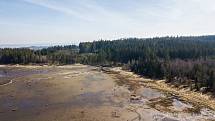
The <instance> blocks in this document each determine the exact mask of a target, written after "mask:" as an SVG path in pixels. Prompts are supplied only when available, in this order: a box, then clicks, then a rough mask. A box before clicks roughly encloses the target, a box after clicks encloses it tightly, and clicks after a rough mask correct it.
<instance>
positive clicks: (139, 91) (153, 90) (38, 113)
mask: <svg viewBox="0 0 215 121" xmlns="http://www.w3.org/2000/svg"><path fill="white" fill-rule="evenodd" d="M0 75H1V77H0V78H1V80H13V81H12V83H8V82H7V81H2V84H1V86H0V121H192V120H193V121H195V120H198V121H199V120H200V121H207V120H214V119H215V113H214V112H213V111H212V110H210V109H208V108H207V107H206V106H201V107H200V106H196V105H195V103H192V101H187V100H184V99H183V98H182V97H180V95H175V94H174V93H170V92H169V91H164V90H161V89H159V88H157V87H156V86H153V84H155V82H153V81H151V80H147V79H144V78H141V77H139V76H138V75H135V74H133V73H131V72H126V71H123V70H121V69H120V68H103V69H101V68H98V67H92V66H86V65H80V64H76V65H68V66H0ZM7 83H8V84H7ZM5 84H6V85H5ZM156 85H157V84H156ZM197 107H198V108H197Z"/></svg>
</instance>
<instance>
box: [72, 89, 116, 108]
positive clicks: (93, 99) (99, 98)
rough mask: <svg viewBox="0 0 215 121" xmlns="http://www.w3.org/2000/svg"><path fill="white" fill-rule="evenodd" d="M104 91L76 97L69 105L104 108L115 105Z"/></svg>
mask: <svg viewBox="0 0 215 121" xmlns="http://www.w3.org/2000/svg"><path fill="white" fill-rule="evenodd" d="M107 95H108V94H106V93H105V92H104V91H100V92H87V93H83V94H80V95H78V96H76V97H74V98H73V99H72V100H71V102H70V103H69V104H70V105H72V106H102V105H107V104H111V103H113V101H111V99H110V98H108V97H107Z"/></svg>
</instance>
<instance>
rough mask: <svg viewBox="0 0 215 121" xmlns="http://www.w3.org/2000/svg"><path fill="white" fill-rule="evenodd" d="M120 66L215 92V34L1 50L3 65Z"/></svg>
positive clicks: (152, 76) (179, 84) (147, 75)
mask: <svg viewBox="0 0 215 121" xmlns="http://www.w3.org/2000/svg"><path fill="white" fill-rule="evenodd" d="M30 63H38V64H41V63H42V64H73V63H82V64H90V65H102V66H116V65H120V66H123V67H126V68H127V69H129V70H131V71H133V72H135V73H137V74H140V75H143V76H145V77H149V78H154V79H165V80H166V81H167V82H168V83H172V84H175V85H176V86H185V87H189V88H190V89H191V90H196V91H204V92H215V36H197V37H192V36H190V37H155V38H144V39H139V38H126V39H119V40H112V41H110V40H99V41H94V42H83V43H80V44H79V46H75V45H69V46H54V47H49V48H44V49H42V50H31V49H27V48H19V49H17V48H14V49H9V48H5V49H0V64H30Z"/></svg>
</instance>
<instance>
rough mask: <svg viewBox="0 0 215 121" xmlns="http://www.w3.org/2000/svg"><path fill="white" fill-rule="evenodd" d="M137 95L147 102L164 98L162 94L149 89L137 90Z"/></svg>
mask: <svg viewBox="0 0 215 121" xmlns="http://www.w3.org/2000/svg"><path fill="white" fill-rule="evenodd" d="M137 94H138V95H140V96H142V97H143V98H144V99H147V100H151V99H154V98H159V97H164V94H163V93H161V92H159V91H157V90H155V89H151V88H140V89H138V90H137Z"/></svg>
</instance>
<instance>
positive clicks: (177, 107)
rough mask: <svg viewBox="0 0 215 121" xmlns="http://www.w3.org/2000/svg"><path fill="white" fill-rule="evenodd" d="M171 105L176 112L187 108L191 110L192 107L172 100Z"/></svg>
mask: <svg viewBox="0 0 215 121" xmlns="http://www.w3.org/2000/svg"><path fill="white" fill-rule="evenodd" d="M172 105H173V106H172V107H173V109H174V110H176V111H183V110H186V109H188V108H193V105H191V104H188V103H183V102H182V101H180V100H178V99H173V102H172Z"/></svg>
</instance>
